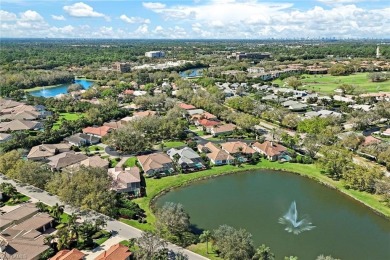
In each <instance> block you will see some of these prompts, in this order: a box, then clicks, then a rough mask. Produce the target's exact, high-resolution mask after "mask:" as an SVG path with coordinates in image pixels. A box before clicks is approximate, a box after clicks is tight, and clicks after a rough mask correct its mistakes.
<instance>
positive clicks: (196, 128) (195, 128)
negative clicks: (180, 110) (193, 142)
mask: <svg viewBox="0 0 390 260" xmlns="http://www.w3.org/2000/svg"><path fill="white" fill-rule="evenodd" d="M190 130H191V131H196V130H198V127H197V126H195V125H190Z"/></svg>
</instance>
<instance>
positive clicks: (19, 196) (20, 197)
mask: <svg viewBox="0 0 390 260" xmlns="http://www.w3.org/2000/svg"><path fill="white" fill-rule="evenodd" d="M16 197H17V198H16V200H14V199H12V198H11V199H9V200H8V201H7V202H5V205H7V206H14V205H18V204H20V203H23V202H26V201H29V200H30V197H28V196H26V195H23V194H21V193H18V194H17V195H16Z"/></svg>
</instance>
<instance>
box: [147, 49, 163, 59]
mask: <svg viewBox="0 0 390 260" xmlns="http://www.w3.org/2000/svg"><path fill="white" fill-rule="evenodd" d="M145 56H146V57H148V58H164V57H165V52H163V51H148V52H145Z"/></svg>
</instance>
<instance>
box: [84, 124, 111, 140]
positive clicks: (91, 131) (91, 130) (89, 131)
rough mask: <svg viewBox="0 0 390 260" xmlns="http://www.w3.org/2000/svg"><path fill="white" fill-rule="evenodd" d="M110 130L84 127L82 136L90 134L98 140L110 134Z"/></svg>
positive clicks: (106, 127) (100, 127)
mask: <svg viewBox="0 0 390 260" xmlns="http://www.w3.org/2000/svg"><path fill="white" fill-rule="evenodd" d="M111 130H112V128H111V127H109V126H99V127H91V126H89V127H86V128H84V129H83V133H84V134H90V135H92V136H96V137H98V138H102V137H103V136H106V135H107V134H108V133H110V132H111Z"/></svg>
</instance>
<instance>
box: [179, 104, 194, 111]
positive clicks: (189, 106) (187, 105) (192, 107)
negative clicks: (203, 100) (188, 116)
mask: <svg viewBox="0 0 390 260" xmlns="http://www.w3.org/2000/svg"><path fill="white" fill-rule="evenodd" d="M179 107H180V108H183V109H185V110H189V109H196V107H194V106H193V105H189V104H186V103H180V104H179Z"/></svg>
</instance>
